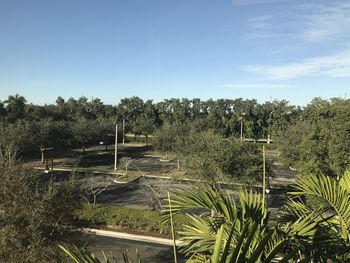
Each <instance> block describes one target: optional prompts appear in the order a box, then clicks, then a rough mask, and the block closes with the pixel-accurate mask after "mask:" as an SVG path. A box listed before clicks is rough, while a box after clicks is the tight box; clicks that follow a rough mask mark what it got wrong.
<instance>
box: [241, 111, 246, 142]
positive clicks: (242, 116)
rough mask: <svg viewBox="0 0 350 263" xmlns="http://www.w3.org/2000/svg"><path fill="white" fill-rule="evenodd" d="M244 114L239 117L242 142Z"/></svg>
mask: <svg viewBox="0 0 350 263" xmlns="http://www.w3.org/2000/svg"><path fill="white" fill-rule="evenodd" d="M244 115H245V113H244V112H243V113H242V114H241V117H240V121H241V141H243V118H244Z"/></svg>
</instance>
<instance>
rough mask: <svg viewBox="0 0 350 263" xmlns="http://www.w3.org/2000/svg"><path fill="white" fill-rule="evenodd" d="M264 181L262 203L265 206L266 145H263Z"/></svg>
mask: <svg viewBox="0 0 350 263" xmlns="http://www.w3.org/2000/svg"><path fill="white" fill-rule="evenodd" d="M262 154H263V178H262V179H263V182H262V184H263V185H262V186H263V189H262V203H263V207H265V192H266V178H265V177H266V171H265V145H263V152H262Z"/></svg>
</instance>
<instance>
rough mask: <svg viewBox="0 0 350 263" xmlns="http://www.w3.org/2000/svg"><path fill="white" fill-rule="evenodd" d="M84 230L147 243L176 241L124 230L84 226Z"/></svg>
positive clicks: (166, 244) (170, 242) (171, 242)
mask: <svg viewBox="0 0 350 263" xmlns="http://www.w3.org/2000/svg"><path fill="white" fill-rule="evenodd" d="M82 232H84V233H88V234H89V233H93V234H95V235H98V236H105V237H113V238H120V239H127V240H133V241H140V242H146V243H154V244H160V245H165V246H173V245H174V242H173V240H172V239H166V238H160V237H151V236H143V235H135V234H128V233H124V232H115V231H108V230H100V229H93V228H83V230H82ZM175 242H176V245H179V244H180V242H179V241H178V240H176V241H175Z"/></svg>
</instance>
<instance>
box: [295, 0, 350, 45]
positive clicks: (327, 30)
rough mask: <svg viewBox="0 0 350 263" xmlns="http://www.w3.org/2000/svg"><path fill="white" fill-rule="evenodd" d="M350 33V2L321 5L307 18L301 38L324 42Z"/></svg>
mask: <svg viewBox="0 0 350 263" xmlns="http://www.w3.org/2000/svg"><path fill="white" fill-rule="evenodd" d="M349 32H350V2H338V3H336V4H334V5H319V6H318V7H317V8H315V13H313V14H311V15H310V16H307V17H306V22H305V27H304V29H303V30H301V32H300V34H299V36H300V37H301V38H302V39H304V40H307V41H322V40H327V39H329V38H334V37H338V36H340V35H343V34H348V33H349Z"/></svg>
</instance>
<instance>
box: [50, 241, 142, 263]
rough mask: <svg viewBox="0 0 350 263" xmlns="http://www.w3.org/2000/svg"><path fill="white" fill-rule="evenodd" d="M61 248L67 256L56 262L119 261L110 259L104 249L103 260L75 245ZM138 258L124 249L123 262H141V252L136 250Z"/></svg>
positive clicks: (98, 262)
mask: <svg viewBox="0 0 350 263" xmlns="http://www.w3.org/2000/svg"><path fill="white" fill-rule="evenodd" d="M59 248H60V249H61V250H62V251H63V253H64V254H65V255H66V257H63V256H62V257H58V258H56V260H55V261H56V262H58V263H66V262H71V261H73V262H75V263H112V262H115V263H117V261H116V260H112V259H109V258H108V257H107V256H106V254H105V253H104V251H103V250H102V255H103V260H100V259H98V258H97V257H96V256H95V255H94V254H90V253H89V252H88V251H86V250H84V249H81V248H77V247H75V248H74V249H69V248H66V247H64V246H61V245H60V246H59ZM136 254H137V259H136V261H134V260H133V258H132V257H131V255H130V253H129V251H128V250H125V251H123V262H124V263H133V262H135V263H136V262H138V263H141V262H142V260H141V257H140V255H139V252H138V251H137V250H136ZM68 259H70V260H68Z"/></svg>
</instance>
